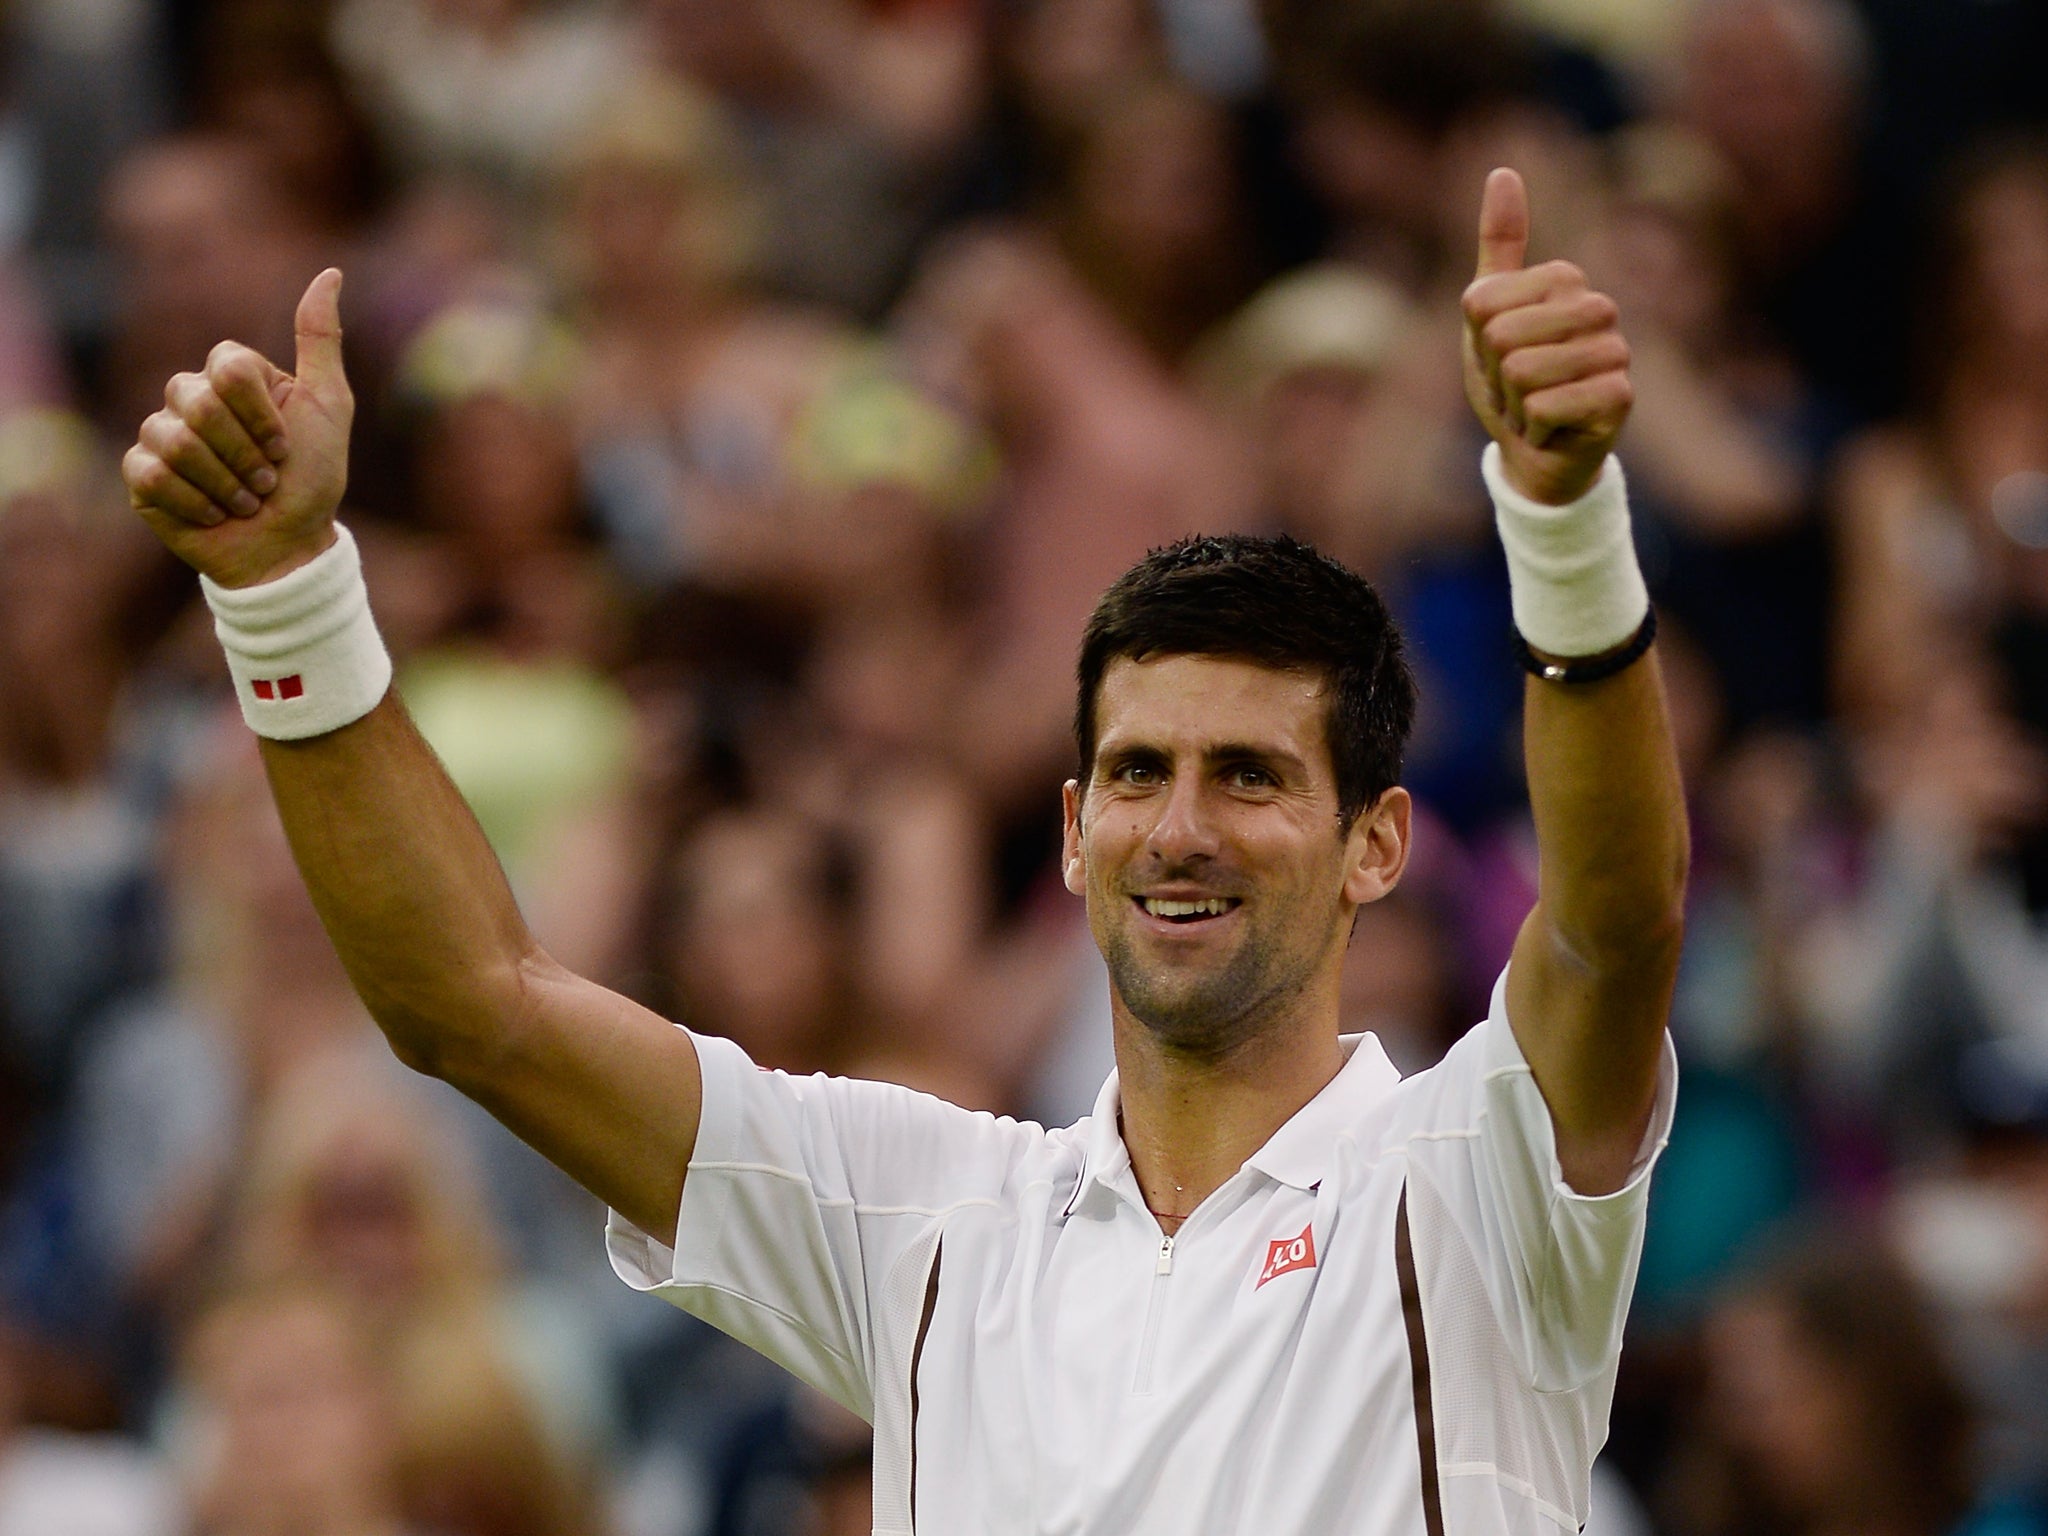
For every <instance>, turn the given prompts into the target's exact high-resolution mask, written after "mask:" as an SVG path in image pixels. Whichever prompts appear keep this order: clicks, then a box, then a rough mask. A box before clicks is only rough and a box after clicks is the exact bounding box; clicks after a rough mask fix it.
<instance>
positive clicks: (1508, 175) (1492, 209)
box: [1476, 166, 1529, 277]
mask: <svg viewBox="0 0 2048 1536" xmlns="http://www.w3.org/2000/svg"><path fill="white" fill-rule="evenodd" d="M1528 254H1529V191H1528V189H1527V188H1526V187H1524V186H1523V185H1522V177H1521V174H1520V173H1519V172H1517V171H1511V170H1509V169H1508V168H1507V167H1506V166H1501V167H1499V168H1498V169H1496V170H1494V171H1492V172H1490V173H1489V174H1488V175H1487V178H1486V190H1485V191H1484V192H1483V193H1481V194H1480V198H1479V271H1478V273H1477V274H1476V275H1477V276H1480V277H1490V276H1492V275H1493V274H1494V273H1496V272H1519V271H1520V270H1521V269H1522V262H1523V261H1524V259H1526V258H1527V256H1528Z"/></svg>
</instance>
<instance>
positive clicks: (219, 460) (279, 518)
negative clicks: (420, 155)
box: [121, 267, 355, 587]
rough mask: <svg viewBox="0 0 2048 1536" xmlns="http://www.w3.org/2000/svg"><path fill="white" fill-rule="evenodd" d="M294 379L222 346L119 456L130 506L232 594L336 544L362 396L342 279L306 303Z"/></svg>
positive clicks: (326, 278)
mask: <svg viewBox="0 0 2048 1536" xmlns="http://www.w3.org/2000/svg"><path fill="white" fill-rule="evenodd" d="M295 329H296V331H297V335H298V357H297V359H296V367H297V372H296V373H286V372H285V371H284V370H283V369H281V368H279V367H277V366H276V364H274V363H272V362H271V361H270V360H269V359H268V358H266V357H264V356H263V355H262V354H261V353H260V352H257V351H255V350H254V349H252V348H250V347H245V346H243V345H242V344H241V343H240V342H235V341H224V342H222V343H221V344H220V345H219V346H217V347H215V348H214V349H213V351H212V352H211V353H210V354H209V355H208V357H207V359H206V367H205V368H204V369H203V370H202V371H201V372H198V373H181V374H178V375H177V376H176V377H175V378H173V379H172V380H171V382H170V383H169V384H168V385H167V386H165V389H164V408H163V409H162V410H160V411H158V412H156V414H154V415H153V416H151V417H149V419H148V420H146V421H144V422H143V424H142V430H141V432H140V433H139V434H138V436H137V440H136V443H135V446H134V447H133V448H130V449H129V450H128V454H127V456H126V457H125V458H124V459H122V461H121V474H122V478H123V479H125V480H126V481H127V483H128V496H129V500H130V501H131V502H132V503H133V505H134V507H135V510H136V511H137V512H138V513H140V514H141V516H142V520H143V521H144V522H145V523H147V524H148V525H149V527H150V530H151V531H152V532H153V533H155V534H156V536H157V537H158V538H160V539H162V540H163V541H164V544H165V545H166V546H167V547H168V548H169V549H170V551H171V553H172V554H174V555H176V556H177V557H178V558H179V559H181V560H183V561H184V562H185V563H186V564H187V565H189V566H191V567H193V569H195V570H197V571H199V572H201V573H202V574H204V575H207V576H210V577H212V578H213V579H214V580H215V581H217V582H219V583H220V584H221V585H222V586H224V587H246V586H254V585H255V584H256V583H258V582H263V581H270V580H273V579H274V578H276V577H279V576H282V575H284V574H285V573H286V572H288V571H292V570H296V569H297V568H298V567H299V566H302V565H304V564H305V563H306V562H307V561H309V560H311V559H312V558H313V557H314V556H315V555H318V554H319V553H320V552H321V551H322V550H324V549H326V548H327V547H328V546H329V545H330V544H332V543H333V542H334V513H335V509H336V508H337V507H338V506H340V504H341V495H342V492H343V491H344V490H345V489H346V488H347V486H348V433H349V424H350V422H351V421H352V420H353V419H354V416H355V397H354V395H353V394H352V393H351V392H350V390H349V386H348V378H347V376H346V375H345V374H344V373H343V371H342V365H341V273H340V272H339V271H337V270H336V269H334V268H332V267H329V268H328V269H327V270H326V271H325V272H322V273H321V274H320V275H319V276H318V277H316V278H314V279H313V281H312V284H311V286H309V287H308V288H307V289H306V293H305V297H304V298H302V299H300V300H299V308H298V315H297V317H296V321H295Z"/></svg>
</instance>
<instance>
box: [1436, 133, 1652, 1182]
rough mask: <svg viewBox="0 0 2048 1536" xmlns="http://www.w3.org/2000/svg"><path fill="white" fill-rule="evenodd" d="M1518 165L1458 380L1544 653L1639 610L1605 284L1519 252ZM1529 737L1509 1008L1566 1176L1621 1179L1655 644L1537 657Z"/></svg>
mask: <svg viewBox="0 0 2048 1536" xmlns="http://www.w3.org/2000/svg"><path fill="white" fill-rule="evenodd" d="M1528 236H1529V212H1528V202H1527V195H1526V193H1525V192H1524V191H1523V188H1522V183H1521V178H1520V177H1518V176H1517V175H1516V174H1515V173H1514V172H1513V171H1505V170H1501V171H1495V172H1494V173H1493V174H1492V175H1491V176H1490V177H1489V178H1488V179H1487V184H1486V193H1485V198H1484V202H1483V204H1482V207H1481V210H1480V221H1479V270H1478V275H1477V276H1476V277H1475V279H1474V280H1473V282H1472V284H1471V286H1470V287H1469V288H1467V289H1466V291H1465V317H1466V349H1465V354H1466V356H1465V378H1466V392H1467V395H1468V396H1469V398H1470V399H1471V401H1472V407H1473V409H1474V410H1475V411H1476V412H1478V414H1479V418H1480V420H1481V421H1482V422H1483V423H1484V424H1485V426H1486V429H1487V432H1488V434H1489V435H1490V436H1491V437H1492V438H1493V440H1494V443H1495V444H1496V445H1497V448H1496V450H1494V451H1491V452H1490V453H1489V456H1488V477H1489V481H1490V482H1491V484H1492V487H1493V490H1494V495H1495V502H1496V506H1497V508H1498V512H1499V518H1500V524H1501V533H1502V538H1503V541H1504V542H1505V543H1506V545H1507V547H1508V552H1509V567H1510V573H1511V578H1512V581H1513V585H1514V595H1515V620H1516V625H1517V627H1518V628H1519V629H1520V630H1521V632H1522V635H1523V638H1524V639H1525V641H1526V642H1527V643H1528V644H1529V645H1530V646H1531V648H1532V650H1533V651H1534V653H1535V655H1536V657H1537V658H1538V659H1539V660H1540V661H1542V662H1549V663H1557V664H1567V663H1576V664H1577V665H1571V666H1569V667H1568V668H1567V670H1566V671H1565V679H1571V678H1576V677H1583V676H1585V675H1586V674H1587V673H1588V672H1589V671H1593V672H1597V671H1602V670H1605V669H1603V668H1588V667H1586V666H1585V665H1584V663H1585V662H1588V661H1592V660H1597V659H1599V658H1601V657H1603V656H1605V657H1608V658H1610V659H1612V660H1614V661H1617V662H1619V661H1622V660H1624V659H1625V658H1627V657H1628V656H1629V655H1630V654H1631V653H1632V652H1633V650H1634V649H1635V646H1634V642H1635V641H1636V639H1637V637H1638V635H1639V634H1640V631H1641V627H1642V624H1643V622H1644V620H1645V618H1646V617H1647V612H1648V610H1647V599H1646V598H1645V597H1644V596H1643V592H1642V580H1641V576H1640V574H1639V573H1638V572H1637V569H1636V565H1635V557H1634V552H1633V549H1632V548H1631V546H1630V544H1629V539H1628V531H1627V527H1628V525H1627V514H1626V505H1625V503H1624V502H1622V501H1621V500H1620V490H1619V483H1618V475H1619V470H1618V468H1617V467H1610V465H1609V458H1608V456H1609V451H1610V450H1611V449H1612V447H1613V445H1614V441H1615V438H1616V436H1617V435H1618V434H1619V433H1620V431H1621V426H1622V423H1623V421H1624V420H1626V418H1627V416H1628V409H1629V404H1630V400H1631V393H1630V388H1629V380H1628V347H1627V344H1626V343H1625V342H1624V341H1623V340H1622V337H1621V332H1620V330H1619V329H1618V317H1617V313H1616V310H1615V306H1614V303H1613V301H1612V300H1610V299H1608V298H1607V297H1606V296H1605V295H1604V294H1599V293H1595V292H1593V291H1592V290H1591V289H1590V288H1589V287H1588V286H1587V283H1586V279H1585V275H1584V274H1583V273H1581V272H1580V271H1579V270H1578V269H1577V268H1576V267H1574V266H1572V265H1571V264H1570V263H1568V262H1561V261H1554V262H1547V263H1545V264H1543V265H1541V266H1536V267H1524V265H1523V263H1524V260H1525V257H1526V253H1527V249H1528ZM1523 750H1524V753H1525V755H1526V759H1527V764H1528V776H1529V801H1530V805H1531V807H1532V808H1533V810H1534V812H1535V818H1536V841H1537V849H1538V858H1539V877H1538V884H1539V894H1538V899H1537V903H1536V908H1535V910H1534V911H1533V912H1531V913H1530V914H1529V917H1528V920H1527V921H1526V922H1525V923H1524V924H1523V926H1522V931H1521V934H1520V936H1519V937H1518V938H1517V940H1516V943H1515V950H1514V958H1513V960H1512V962H1511V963H1510V965H1509V968H1508V1016H1509V1019H1510V1020H1511V1021H1512V1023H1513V1026H1514V1029H1515V1035H1516V1039H1517V1041H1518V1042H1519V1044H1520V1045H1521V1047H1522V1052H1523V1054H1524V1055H1525V1056H1526V1057H1527V1058H1528V1060H1529V1064H1530V1066H1531V1068H1532V1069H1533V1070H1534V1072H1535V1075H1536V1082H1537V1085H1538V1086H1539V1087H1540V1088H1541V1089H1542V1091H1543V1096H1544V1099H1545V1101H1546V1102H1547V1103H1548V1105H1549V1107H1550V1113H1551V1119H1552V1122H1553V1123H1554V1125H1555V1127H1556V1131H1557V1146H1558V1157H1559V1160H1560V1162H1561V1163H1562V1165H1563V1170H1564V1175H1565V1178H1566V1180H1567V1181H1568V1182H1569V1183H1570V1184H1571V1185H1572V1187H1573V1188H1574V1189H1577V1190H1579V1191H1581V1192H1583V1193H1588V1194H1597V1193H1604V1192H1606V1191H1609V1190H1613V1189H1616V1188H1619V1187H1620V1185H1621V1184H1622V1183H1623V1182H1624V1180H1625V1179H1626V1178H1627V1175H1628V1171H1629V1168H1630V1165H1631V1163H1632V1161H1633V1158H1634V1154H1635V1151H1636V1149H1637V1146H1638V1145H1639V1143H1640V1141H1641V1138H1642V1135H1643V1132H1644V1129H1645V1127H1646V1126H1647V1124H1648V1120H1649V1115H1650V1110H1651V1106H1652V1103H1653V1101H1654V1096H1655V1091H1656V1078H1657V1065H1658V1059H1659V1056H1660V1054H1661V1052H1662V1049H1663V1037H1664V1026H1665V1020H1666V1017H1667V1015H1668V1013H1669V1011H1670V1005H1671V991H1672V986H1673V984H1674V982H1675V980H1676V978H1677V974H1678V952H1679V943H1680V940H1681V937H1682V934H1683V928H1684V900H1685V877H1686V859H1687V838H1686V823H1685V799H1684V793H1683V790H1682V788H1681V786H1680V783H1679V776H1678V762H1677V757H1676V754H1675V752H1674V750H1673V747H1672V741H1671V727H1670V722H1669V720H1668V719H1667V717H1666V710H1665V703H1664V689H1663V683H1662V680H1661V678H1660V675H1659V672H1658V668H1657V656H1656V652H1655V650H1654V648H1652V649H1651V650H1650V652H1649V653H1648V654H1647V655H1642V656H1640V658H1639V659H1635V660H1633V661H1629V662H1628V664H1627V665H1623V666H1621V667H1620V668H1619V670H1616V671H1613V672H1612V673H1611V675H1608V676H1606V677H1604V678H1600V679H1599V680H1596V681H1576V680H1563V679H1559V678H1558V677H1556V676H1555V675H1554V673H1553V676H1551V677H1541V676H1536V675H1532V676H1531V677H1530V679H1529V681H1528V683H1527V684H1526V686H1525V691H1524V718H1523Z"/></svg>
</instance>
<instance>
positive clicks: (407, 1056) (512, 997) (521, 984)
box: [363, 959, 528, 1092]
mask: <svg viewBox="0 0 2048 1536" xmlns="http://www.w3.org/2000/svg"><path fill="white" fill-rule="evenodd" d="M527 969H528V967H527V965H526V964H525V962H524V960H523V959H520V960H508V961H507V962H506V963H505V964H503V965H501V966H494V967H492V968H490V970H489V971H488V972H486V973H472V974H471V975H469V976H467V977H466V978H464V981H465V985H463V986H462V987H461V988H460V989H459V990H441V989H436V990H434V991H432V992H429V993H426V994H422V995H417V996H413V995H399V994H395V993H374V992H371V991H369V990H367V989H366V990H365V991H364V993H363V1001H364V1004H365V1005H366V1006H367V1007H368V1008H369V1011H370V1017H371V1018H372V1019H374V1020H375V1021H376V1024H377V1027H378V1029H379V1030H381V1031H382V1032H383V1035H384V1039H385V1042H386V1043H387V1044H388V1045H389V1046H390V1048H391V1054H392V1055H394V1056H396V1057H397V1058H398V1061H399V1063H400V1065H402V1066H404V1067H406V1068H408V1069H409V1070H411V1071H414V1072H418V1073H420V1074H421V1075H422V1076H425V1077H432V1078H438V1079H439V1080H441V1081H442V1082H445V1083H449V1084H451V1085H452V1086H454V1087H456V1088H459V1089H462V1090H463V1091H464V1092H472V1091H474V1089H475V1088H476V1087H478V1086H480V1085H482V1084H483V1083H485V1082H486V1081H487V1080H488V1078H489V1076H490V1074H491V1069H492V1065H493V1063H495V1062H496V1061H498V1060H500V1059H502V1058H503V1057H504V1055H505V1054H506V1051H507V1049H508V1047H509V1045H510V1041H509V1038H508V1035H509V1032H510V1026H511V1025H512V1024H513V1023H514V1022H515V1021H516V1020H517V1019H519V1018H520V1017H521V1016H522V1013H523V1008H524V1002H525V997H526V992H527V982H528V977H527Z"/></svg>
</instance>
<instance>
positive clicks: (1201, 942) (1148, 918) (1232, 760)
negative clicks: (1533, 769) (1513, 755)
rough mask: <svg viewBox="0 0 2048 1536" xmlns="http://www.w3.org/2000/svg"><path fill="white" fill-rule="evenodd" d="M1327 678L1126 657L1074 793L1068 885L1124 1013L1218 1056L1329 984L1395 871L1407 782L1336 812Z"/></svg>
mask: <svg viewBox="0 0 2048 1536" xmlns="http://www.w3.org/2000/svg"><path fill="white" fill-rule="evenodd" d="M1327 718H1328V700H1327V698H1326V695H1325V684H1324V682H1323V681H1322V679H1320V678H1316V677H1312V676H1308V675H1304V674H1301V673H1295V672H1280V671H1275V670H1273V669H1271V668H1268V667H1262V666H1259V665H1257V664H1255V663H1252V662H1246V661H1238V660H1234V659H1228V658H1220V657H1212V656H1162V657H1157V658H1154V659H1150V660H1146V661H1132V660H1130V659H1128V658H1119V659H1118V660H1116V661H1113V662H1112V663H1111V664H1110V666H1109V668H1108V670H1107V671H1106V672H1105V673H1104V675H1103V679H1102V683H1101V686H1100V688H1099V690H1098V692H1097V696H1096V720H1097V729H1096V748H1095V762H1094V766H1093V769H1092V771H1091V773H1090V777H1089V781H1088V783H1087V784H1086V785H1085V786H1083V785H1080V784H1078V783H1070V784H1068V786H1067V791H1066V810H1067V825H1066V846H1065V863H1066V879H1067V888H1068V889H1069V890H1072V891H1074V892H1076V893H1077V894H1082V895H1085V896H1086V897H1087V899H1088V921H1089V926H1090V927H1091V928H1092V929H1093V930H1094V934H1095V941H1096V943H1097V944H1098V945H1099V946H1100V947H1101V949H1102V953H1103V957H1104V958H1105V959H1106V960H1107V961H1108V962H1109V972H1110V979H1111V982H1112V983H1113V985H1114V987H1115V991H1116V996H1117V999H1118V1000H1119V1001H1120V1003H1121V1005H1122V1008H1123V1010H1124V1011H1126V1012H1128V1013H1129V1015H1130V1016H1131V1017H1132V1018H1134V1019H1135V1020H1137V1021H1138V1022H1139V1023H1140V1024H1142V1025H1143V1026H1145V1028H1147V1029H1148V1030H1149V1031H1151V1032H1152V1033H1153V1034H1154V1035H1155V1036H1157V1037H1158V1038H1159V1039H1160V1040H1161V1042H1162V1043H1164V1044H1166V1045H1167V1046H1169V1047H1170V1048H1172V1049H1174V1050H1176V1051H1181V1052H1186V1053H1188V1054H1192V1055H1197V1056H1203V1057H1209V1058H1217V1057H1221V1056H1224V1055H1227V1054H1228V1053H1230V1052H1231V1051H1232V1050H1234V1049H1235V1048H1236V1047H1237V1046H1239V1045H1241V1044H1243V1043H1244V1042H1245V1041H1247V1040H1249V1039H1251V1038H1253V1037H1254V1036H1255V1035H1257V1034H1259V1033H1260V1032H1261V1030H1262V1029H1263V1028H1264V1027H1266V1026H1267V1025H1268V1024H1269V1023H1271V1022H1272V1021H1274V1020H1276V1019H1279V1018H1283V1017H1286V1016H1288V1015H1290V1014H1291V1013H1292V1012H1294V1011H1295V1010H1298V1009H1299V1008H1301V1007H1303V1006H1310V1007H1313V1006H1314V1005H1315V1003H1316V1002H1317V1001H1318V1000H1319V999H1321V998H1322V996H1323V994H1325V993H1327V994H1328V997H1329V1000H1330V1004H1331V1007H1332V1009H1333V1010H1334V999H1335V996H1336V992H1335V986H1336V978H1337V974H1338V969H1339V967H1340V965H1341V962H1342V956H1343V952H1344V941H1345V936H1346V934H1347V933H1348V932H1349V929H1350V922H1351V915H1352V913H1353V912H1354V911H1355V910H1356V909H1357V907H1358V905H1359V904H1360V903H1362V902H1365V901H1370V900H1373V899H1375V898H1377V897H1378V896H1380V895H1383V894H1384V893H1385V892H1386V891H1387V890H1389V889H1391V888H1392V886H1393V884H1394V881H1395V880H1396V879H1398V878H1399V875H1400V870H1401V864H1402V861H1403V859H1404V858H1405V854H1406V847H1407V831H1408V819H1407V809H1408V806H1407V797H1406V795H1405V794H1404V793H1403V792H1401V791H1399V790H1393V791H1389V792H1388V794H1387V795H1385V796H1383V797H1382V798H1381V801H1380V802H1379V804H1377V805H1375V806H1372V807H1368V808H1367V809H1366V811H1365V812H1364V813H1363V814H1361V815H1360V816H1359V818H1358V820H1357V822H1355V823H1354V824H1353V826H1352V827H1351V829H1350V830H1349V831H1348V832H1344V831H1341V830H1340V828H1339V825H1338V819H1337V808H1338V799H1337V784H1336V775H1335V770H1334V768H1333V765H1332V763H1331V759H1330V749H1329V744H1328V739H1327V731H1326V721H1327Z"/></svg>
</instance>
